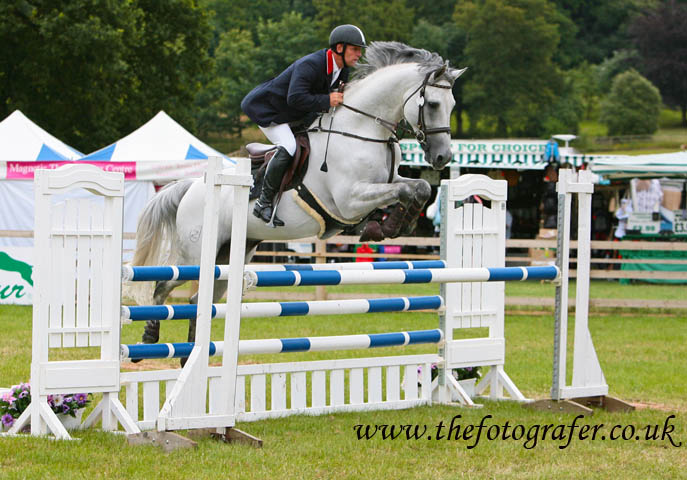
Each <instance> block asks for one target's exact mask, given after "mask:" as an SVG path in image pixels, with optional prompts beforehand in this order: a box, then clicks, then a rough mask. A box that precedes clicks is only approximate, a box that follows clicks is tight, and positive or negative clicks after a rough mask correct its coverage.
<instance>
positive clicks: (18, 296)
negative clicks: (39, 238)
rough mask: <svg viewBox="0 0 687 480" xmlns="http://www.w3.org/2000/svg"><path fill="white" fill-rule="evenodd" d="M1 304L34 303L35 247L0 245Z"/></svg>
mask: <svg viewBox="0 0 687 480" xmlns="http://www.w3.org/2000/svg"><path fill="white" fill-rule="evenodd" d="M0 304H14V305H32V304H33V247H0Z"/></svg>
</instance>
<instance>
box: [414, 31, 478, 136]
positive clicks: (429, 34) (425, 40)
mask: <svg viewBox="0 0 687 480" xmlns="http://www.w3.org/2000/svg"><path fill="white" fill-rule="evenodd" d="M465 42H466V35H465V32H464V31H463V30H462V29H461V28H460V27H459V26H458V25H456V24H455V23H452V22H451V23H444V24H442V25H441V26H439V25H433V24H431V23H429V22H428V21H426V20H422V19H421V20H420V21H419V22H418V23H417V25H415V27H414V28H413V34H412V36H411V39H410V44H411V45H412V46H414V47H418V48H424V49H425V50H429V51H430V52H437V53H438V54H439V55H441V56H442V57H443V58H444V59H445V60H448V61H449V63H450V64H451V66H453V67H455V68H459V67H462V66H463V64H464V63H465V58H464V51H465ZM463 85H464V81H463V78H459V79H458V80H457V81H456V82H455V84H454V85H453V96H454V98H455V99H456V105H455V107H454V109H453V111H454V115H453V116H452V121H451V130H452V132H453V136H455V137H462V136H463V122H462V117H463V115H462V113H463V111H464V108H463Z"/></svg>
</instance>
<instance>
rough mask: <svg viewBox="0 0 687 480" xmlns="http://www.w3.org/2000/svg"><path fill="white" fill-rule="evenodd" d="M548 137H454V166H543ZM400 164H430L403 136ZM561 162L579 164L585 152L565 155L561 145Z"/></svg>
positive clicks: (414, 143)
mask: <svg viewBox="0 0 687 480" xmlns="http://www.w3.org/2000/svg"><path fill="white" fill-rule="evenodd" d="M546 143H547V142H546V140H525V141H523V140H451V152H452V153H453V158H452V159H451V163H450V165H451V166H456V167H473V168H502V169H507V168H511V169H523V170H543V169H544V168H545V167H546V165H547V163H546V162H545V161H544V151H545V150H546ZM400 146H401V157H402V159H401V165H408V166H428V164H427V163H426V162H425V161H424V158H425V153H424V151H423V150H422V147H420V144H419V143H418V142H417V141H415V140H401V142H400ZM560 150H561V163H565V162H568V163H571V164H572V165H574V166H576V167H579V166H580V165H582V163H584V162H585V157H584V155H565V154H564V152H563V150H565V149H564V148H561V149H560Z"/></svg>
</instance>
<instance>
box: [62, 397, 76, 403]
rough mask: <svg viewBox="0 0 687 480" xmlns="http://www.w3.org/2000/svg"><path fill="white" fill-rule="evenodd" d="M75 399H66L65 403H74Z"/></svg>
mask: <svg viewBox="0 0 687 480" xmlns="http://www.w3.org/2000/svg"><path fill="white" fill-rule="evenodd" d="M73 401H74V399H73V398H72V397H64V403H72V402H73Z"/></svg>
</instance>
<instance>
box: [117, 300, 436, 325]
mask: <svg viewBox="0 0 687 480" xmlns="http://www.w3.org/2000/svg"><path fill="white" fill-rule="evenodd" d="M443 306H444V301H443V299H442V298H441V297H440V296H439V295H431V296H426V297H399V298H377V299H354V300H318V301H309V302H256V303H243V304H242V305H241V318H259V317H288V316H295V315H343V314H359V313H360V314H362V313H379V312H406V311H416V310H438V309H440V308H441V307H443ZM196 315H197V307H196V305H150V306H131V307H129V306H123V307H122V319H124V320H132V321H137V320H176V319H190V318H196ZM225 316H226V304H213V305H212V318H224V317H225Z"/></svg>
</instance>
